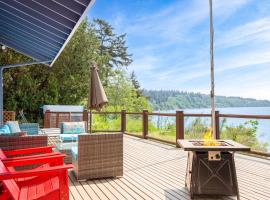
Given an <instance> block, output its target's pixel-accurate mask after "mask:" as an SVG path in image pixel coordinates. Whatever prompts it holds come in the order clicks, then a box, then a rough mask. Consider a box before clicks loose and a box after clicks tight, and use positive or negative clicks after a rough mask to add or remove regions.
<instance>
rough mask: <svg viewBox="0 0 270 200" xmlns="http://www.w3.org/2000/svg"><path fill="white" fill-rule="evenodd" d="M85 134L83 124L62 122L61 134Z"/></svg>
mask: <svg viewBox="0 0 270 200" xmlns="http://www.w3.org/2000/svg"><path fill="white" fill-rule="evenodd" d="M80 133H85V122H62V123H61V134H80Z"/></svg>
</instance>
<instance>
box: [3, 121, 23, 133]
mask: <svg viewBox="0 0 270 200" xmlns="http://www.w3.org/2000/svg"><path fill="white" fill-rule="evenodd" d="M6 124H7V125H8V126H9V129H10V132H11V133H18V132H21V129H20V127H19V123H18V121H7V122H6Z"/></svg>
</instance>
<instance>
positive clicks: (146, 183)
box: [69, 136, 270, 200]
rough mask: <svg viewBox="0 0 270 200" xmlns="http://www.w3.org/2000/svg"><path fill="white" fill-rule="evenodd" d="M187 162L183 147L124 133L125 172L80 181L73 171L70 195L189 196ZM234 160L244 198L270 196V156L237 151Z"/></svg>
mask: <svg viewBox="0 0 270 200" xmlns="http://www.w3.org/2000/svg"><path fill="white" fill-rule="evenodd" d="M186 162H187V153H186V152H184V151H183V150H181V149H177V148H175V147H173V146H170V145H166V144H161V143H157V142H154V141H150V140H143V139H140V138H135V137H132V136H125V137H124V176H123V177H120V178H116V179H101V180H88V181H79V182H78V181H76V179H75V177H74V175H73V173H71V172H70V173H69V182H70V199H76V200H77V199H85V200H87V199H93V200H96V199H100V200H103V199H104V200H106V199H112V200H117V199H128V200H130V199H159V200H160V199H166V200H167V199H168V200H176V199H181V200H182V199H183V200H189V199H190V196H189V192H188V191H187V190H186V188H185V170H186ZM235 162H236V169H237V177H238V183H239V190H240V196H241V199H245V200H264V199H265V200H266V199H270V184H269V183H270V160H269V159H261V158H257V157H251V156H247V155H242V154H236V156H235ZM221 199H222V200H229V199H230V200H232V199H236V198H235V197H223V198H221Z"/></svg>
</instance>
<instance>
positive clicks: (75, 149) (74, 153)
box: [71, 147, 78, 160]
mask: <svg viewBox="0 0 270 200" xmlns="http://www.w3.org/2000/svg"><path fill="white" fill-rule="evenodd" d="M71 155H72V157H73V158H74V159H75V160H78V147H72V148H71Z"/></svg>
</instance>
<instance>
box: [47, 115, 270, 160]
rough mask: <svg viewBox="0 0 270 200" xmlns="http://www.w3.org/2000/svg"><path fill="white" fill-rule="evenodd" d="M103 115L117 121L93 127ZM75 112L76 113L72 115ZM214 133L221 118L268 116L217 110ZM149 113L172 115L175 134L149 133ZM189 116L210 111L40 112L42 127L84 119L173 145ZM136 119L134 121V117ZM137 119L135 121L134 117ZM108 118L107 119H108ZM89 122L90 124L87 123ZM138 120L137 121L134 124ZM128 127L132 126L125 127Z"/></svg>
mask: <svg viewBox="0 0 270 200" xmlns="http://www.w3.org/2000/svg"><path fill="white" fill-rule="evenodd" d="M98 115H99V116H104V118H105V117H106V116H109V115H113V116H114V117H112V119H111V120H115V121H117V123H114V126H111V127H113V128H111V129H110V128H106V129H104V128H103V129H102V128H99V127H95V118H96V117H95V116H98ZM74 116H77V117H74ZM215 116H216V120H215V123H216V126H215V127H216V131H215V133H216V136H215V138H217V139H220V135H221V125H220V123H221V118H241V119H257V120H258V119H266V120H267V119H270V115H247V114H221V113H219V111H216V114H215ZM151 117H171V118H172V117H173V118H174V120H171V122H173V125H174V126H175V135H174V139H171V138H170V140H168V139H166V138H165V139H164V138H161V137H157V136H155V135H152V134H151V128H150V127H149V126H151V123H152V122H151V120H150V119H151ZM189 117H191V118H192V117H195V118H210V117H211V114H204V113H200V114H198V113H184V111H176V112H175V113H159V112H149V111H148V110H143V111H142V112H127V111H126V110H122V111H121V112H93V111H92V112H89V111H84V112H76V113H75V112H50V111H47V112H45V116H44V127H45V128H59V127H60V124H61V122H64V121H86V122H88V123H87V124H88V130H90V127H91V129H92V130H91V132H122V133H124V134H127V135H131V136H136V137H140V138H143V139H153V140H157V141H160V142H165V143H169V144H173V145H176V146H177V147H178V144H177V140H178V139H185V119H187V118H189ZM135 119H136V124H134V121H132V120H135ZM138 120H139V121H138ZM109 121H110V119H108V120H107V123H109ZM90 122H92V124H90ZM138 123H139V124H138ZM132 126H133V127H132ZM134 126H140V127H138V128H137V129H136V131H134V132H133V131H132V130H129V129H134ZM129 127H132V128H129ZM253 152H254V153H257V154H260V155H267V156H270V153H266V152H257V151H253Z"/></svg>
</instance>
